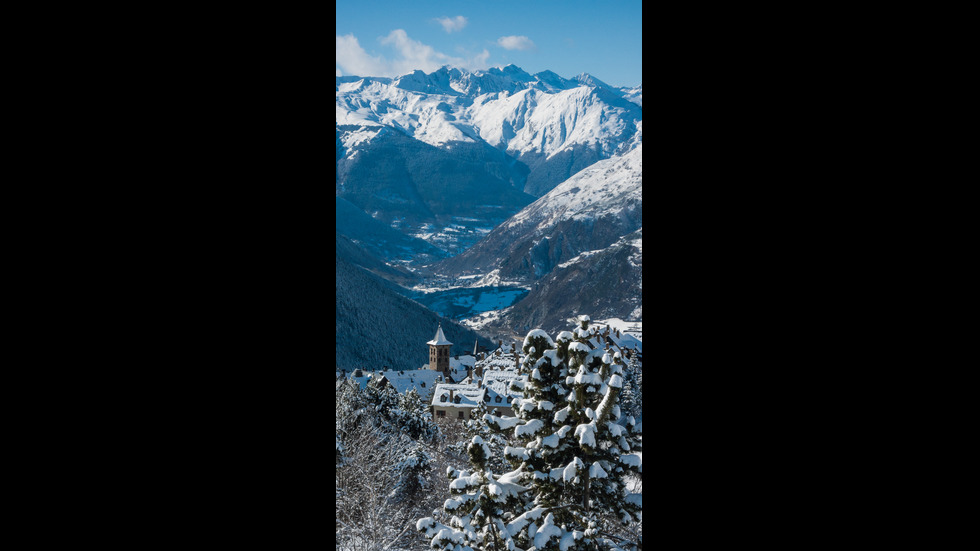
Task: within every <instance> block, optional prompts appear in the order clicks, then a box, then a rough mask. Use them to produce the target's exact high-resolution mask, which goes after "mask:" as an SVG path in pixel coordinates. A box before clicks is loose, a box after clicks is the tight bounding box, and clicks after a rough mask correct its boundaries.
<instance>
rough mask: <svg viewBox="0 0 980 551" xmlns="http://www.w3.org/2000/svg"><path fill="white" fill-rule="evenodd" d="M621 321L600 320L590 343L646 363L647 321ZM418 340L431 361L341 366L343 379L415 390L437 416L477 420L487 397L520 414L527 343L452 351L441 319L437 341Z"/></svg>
mask: <svg viewBox="0 0 980 551" xmlns="http://www.w3.org/2000/svg"><path fill="white" fill-rule="evenodd" d="M616 321H621V320H616ZM617 325H625V327H624V328H623V329H619V328H617V327H614V326H613V325H612V324H604V323H602V322H599V323H594V324H593V326H596V327H597V328H598V332H596V333H595V335H594V336H592V337H591V338H590V339H588V341H587V344H588V346H589V347H591V348H592V349H593V350H595V349H600V348H601V349H603V350H605V351H607V352H610V353H611V354H613V353H616V352H619V353H620V354H621V355H622V357H623V358H625V359H627V360H635V361H636V363H637V364H638V365H639V366H642V362H643V342H642V323H631V322H625V323H620V324H617ZM418 345H419V346H427V347H428V349H429V362H428V363H427V364H423V365H422V366H421V367H420V368H419V369H413V370H405V371H395V370H388V369H381V370H379V371H368V370H364V369H355V370H353V371H352V372H350V373H348V372H347V371H346V370H340V371H337V374H336V375H337V380H338V381H339V380H340V379H342V378H347V379H350V380H351V381H353V382H356V383H357V384H358V385H359V386H360V387H361V389H364V388H365V387H366V386H368V385H371V386H374V387H375V388H378V389H380V388H383V387H385V386H391V387H392V388H394V389H395V391H396V392H397V393H398V394H405V393H406V392H408V391H410V390H412V389H414V390H415V391H416V392H417V393H418V394H419V396H420V397H421V399H422V401H423V403H427V404H429V412H430V413H431V414H432V416H433V418H436V419H443V418H447V419H458V420H468V419H471V418H472V416H473V412H474V411H475V409H476V408H477V406H478V405H479V404H480V403H481V402H482V403H484V404H485V405H486V409H487V411H489V412H493V411H494V410H497V413H499V414H502V415H507V416H517V414H518V412H517V411H516V410H515V409H514V407H513V403H514V400H515V399H517V398H521V397H522V396H523V389H524V383H525V382H526V381H527V375H519V374H518V370H519V367H520V364H521V362H522V361H523V360H524V353H523V351H522V350H521V345H522V343H521V342H512V343H504V342H502V341H498V342H497V348H496V349H495V350H493V351H489V350H486V349H485V348H484V347H482V346H479V344H478V343H474V350H473V354H463V355H460V354H456V355H450V349H451V347H452V345H453V343H452V342H450V341H449V340H448V339H446V336H445V335H444V334H443V331H442V325H441V324H440V325H439V326H438V327H437V328H436V332H435V336H433V338H432V340H430V341H428V342H425V343H421V342H420V343H419V344H418Z"/></svg>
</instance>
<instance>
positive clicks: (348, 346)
mask: <svg viewBox="0 0 980 551" xmlns="http://www.w3.org/2000/svg"><path fill="white" fill-rule="evenodd" d="M336 263H337V266H336V276H337V288H336V295H337V314H336V331H337V346H336V362H337V369H338V370H340V369H346V370H347V371H348V372H350V371H352V370H354V369H357V368H361V369H368V370H372V371H373V370H378V369H381V368H382V367H384V366H387V367H388V369H394V370H399V371H401V370H406V369H418V368H419V367H421V366H422V364H424V363H426V362H428V360H429V347H428V346H427V345H426V344H425V343H426V341H429V340H431V339H432V336H433V335H434V334H435V331H436V328H437V327H438V325H439V324H440V323H441V324H442V330H443V332H444V333H445V335H446V338H447V339H449V340H450V341H452V342H453V346H452V349H451V351H450V353H451V354H466V353H472V351H473V345H474V344H475V343H476V341H477V339H479V342H480V344H481V345H482V346H485V347H488V348H489V347H490V346H491V345H492V344H493V343H492V342H491V341H490V340H489V339H486V338H482V337H480V336H479V335H477V334H476V333H475V332H473V331H472V330H470V329H467V328H465V327H462V326H460V325H458V324H456V323H455V322H453V321H451V320H448V319H445V318H442V317H440V316H439V315H438V314H436V313H435V312H433V311H431V310H429V309H427V308H425V307H424V306H422V305H421V304H418V303H417V302H414V301H412V300H409V299H408V298H405V297H404V296H402V295H401V294H399V293H398V292H397V291H396V290H395V289H396V288H397V286H395V285H394V284H393V283H390V282H387V281H384V280H382V279H381V278H379V277H376V276H374V275H372V274H369V273H367V272H366V271H365V270H363V269H362V268H360V267H358V266H356V265H354V264H351V263H350V262H348V261H346V260H344V259H342V258H341V257H340V256H339V255H338V256H337V259H336Z"/></svg>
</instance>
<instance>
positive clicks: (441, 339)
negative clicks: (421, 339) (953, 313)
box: [425, 323, 452, 345]
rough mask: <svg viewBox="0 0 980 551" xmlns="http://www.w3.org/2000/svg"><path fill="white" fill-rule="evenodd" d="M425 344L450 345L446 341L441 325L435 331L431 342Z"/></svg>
mask: <svg viewBox="0 0 980 551" xmlns="http://www.w3.org/2000/svg"><path fill="white" fill-rule="evenodd" d="M425 344H434V345H443V344H452V343H451V342H449V341H448V340H446V335H444V334H443V332H442V324H441V323H440V324H439V328H438V329H436V336H435V337H433V338H432V340H431V341H429V342H427V343H425Z"/></svg>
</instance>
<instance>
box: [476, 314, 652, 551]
mask: <svg viewBox="0 0 980 551" xmlns="http://www.w3.org/2000/svg"><path fill="white" fill-rule="evenodd" d="M579 321H580V327H578V328H577V329H575V331H574V332H568V331H563V332H561V333H560V334H559V335H558V337H557V342H555V341H552V340H551V338H550V337H549V336H548V335H547V333H545V332H544V331H540V330H533V331H531V332H530V333H528V335H527V338H525V342H524V351H525V353H527V358H526V360H525V362H524V364H523V365H522V366H521V372H522V373H525V374H527V376H528V381H527V384H525V385H524V397H523V398H522V399H521V400H519V401H518V412H519V418H511V417H498V416H492V415H491V416H486V417H485V418H486V419H487V421H488V424H490V425H491V426H492V427H494V428H497V429H500V430H506V429H508V428H511V427H512V428H513V429H514V435H515V437H516V439H517V440H518V441H519V443H522V444H523V446H520V447H518V446H515V447H508V448H507V449H506V451H505V454H506V455H507V456H508V458H509V459H512V460H516V461H519V462H520V467H519V468H518V470H517V471H515V472H517V473H523V474H522V477H521V478H520V479H518V480H519V481H520V482H521V483H523V484H526V485H528V486H529V487H531V492H529V493H527V494H522V497H523V498H524V500H523V502H521V503H520V504H519V506H517V507H516V508H512V509H509V510H508V511H507V512H505V513H504V516H503V517H502V518H506V519H508V520H509V523H508V524H507V527H508V532H509V534H510V535H511V536H512V537H513V539H514V542H515V545H517V546H519V547H521V548H524V549H527V548H530V547H533V548H534V549H535V550H537V551H543V550H545V549H558V550H560V551H568V549H573V548H574V549H596V548H599V549H621V548H631V547H635V546H637V544H639V541H638V540H637V539H636V538H633V539H632V541H630V538H625V539H624V538H623V534H624V533H625V531H624V530H622V528H623V527H624V526H629V525H630V524H631V523H634V522H636V521H638V520H639V519H640V499H639V496H638V495H631V494H629V493H628V492H627V491H626V482H625V477H626V475H627V474H628V473H630V472H638V471H639V468H640V462H639V456H638V455H636V454H633V453H632V452H634V451H638V450H639V449H640V448H639V441H638V435H637V434H635V433H634V432H633V429H634V427H635V423H634V420H633V419H632V418H631V417H629V416H624V415H622V412H621V410H620V407H619V405H618V403H617V402H618V399H619V393H620V391H621V388H622V368H623V364H622V360H621V358H615V357H614V356H612V355H610V354H608V353H604V352H603V350H602V349H601V348H595V349H593V347H592V345H590V343H589V341H590V339H592V338H593V337H594V336H595V331H594V328H590V327H589V321H590V320H589V318H588V317H587V316H582V317H580V320H579ZM597 342H598V341H597ZM531 494H533V499H528V498H530V497H531ZM508 513H510V515H511V516H510V517H508V516H507V514H508ZM542 518H543V520H542ZM538 522H542V524H541V525H540V526H539V525H538V524H537V523H538ZM617 538H618V539H617Z"/></svg>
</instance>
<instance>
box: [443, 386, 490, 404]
mask: <svg viewBox="0 0 980 551" xmlns="http://www.w3.org/2000/svg"><path fill="white" fill-rule="evenodd" d="M450 390H452V391H453V398H454V400H450V399H449V391H450ZM485 393H486V389H485V388H477V387H476V385H473V384H469V385H460V384H446V383H441V384H438V385H436V388H435V392H433V393H432V405H433V406H443V407H455V408H475V407H476V406H477V405H478V404H479V403H480V402H482V401H483V396H484V394H485ZM457 396H458V397H459V398H460V400H459V403H458V404H457V403H455V398H456V397H457ZM443 397H445V398H446V399H445V400H442V398H443Z"/></svg>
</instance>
